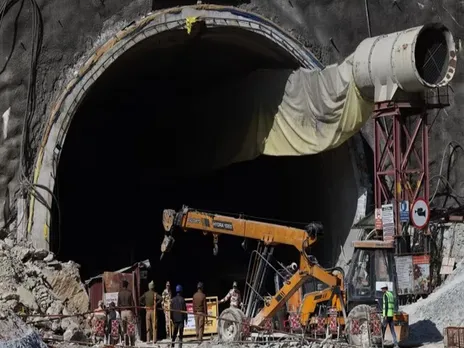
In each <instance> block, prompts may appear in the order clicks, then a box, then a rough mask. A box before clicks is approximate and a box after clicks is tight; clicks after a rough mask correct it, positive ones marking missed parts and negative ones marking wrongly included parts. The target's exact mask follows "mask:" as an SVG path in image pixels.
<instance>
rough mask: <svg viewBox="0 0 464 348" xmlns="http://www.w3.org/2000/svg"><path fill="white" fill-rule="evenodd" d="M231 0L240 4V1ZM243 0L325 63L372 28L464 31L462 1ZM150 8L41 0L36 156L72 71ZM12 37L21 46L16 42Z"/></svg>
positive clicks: (452, 134)
mask: <svg viewBox="0 0 464 348" xmlns="http://www.w3.org/2000/svg"><path fill="white" fill-rule="evenodd" d="M185 3H189V2H187V1H186V2H185ZM190 3H194V1H191V2H190ZM221 3H228V2H227V1H221ZM230 3H232V4H234V5H235V4H237V1H231V2H230ZM238 3H239V6H240V7H242V8H244V9H247V10H250V11H253V12H255V13H258V14H262V15H264V16H265V17H267V18H269V19H270V20H272V21H273V22H275V23H276V24H278V25H280V26H282V28H283V29H284V30H286V31H287V32H289V33H290V34H292V35H293V36H294V37H296V38H297V39H298V40H299V41H301V42H302V43H303V44H304V45H305V46H306V47H308V49H310V50H311V51H312V52H313V53H314V54H315V55H316V56H317V57H318V58H319V59H320V60H321V61H322V63H324V64H329V63H334V62H337V61H341V60H342V59H343V58H345V57H346V56H347V55H349V54H350V53H351V52H353V51H354V49H355V47H356V46H357V44H358V43H359V42H360V41H361V40H362V39H364V38H365V37H366V36H367V35H368V33H369V30H368V26H370V31H371V32H372V35H380V34H384V33H389V32H394V31H397V30H402V29H406V28H409V27H413V26H416V25H420V24H423V23H425V22H430V21H434V20H437V21H441V22H443V23H444V24H445V25H446V26H448V27H449V28H450V29H451V31H452V32H453V34H455V36H456V37H457V39H459V38H460V37H462V35H463V34H464V32H463V30H462V27H461V25H460V24H459V23H460V22H463V21H464V7H463V5H462V2H461V1H451V0H449V1H445V2H444V3H443V4H442V5H441V6H439V7H437V6H436V5H435V4H434V3H433V2H431V1H419V2H403V1H397V2H394V4H393V5H392V4H391V3H390V2H388V3H379V2H368V6H369V11H368V12H369V13H370V18H369V20H368V18H366V9H365V8H364V3H363V2H360V1H355V0H349V1H346V0H345V1H343V0H326V1H319V2H317V4H315V3H308V2H307V1H305V0H294V1H291V2H288V1H286V0H281V1H273V2H269V1H264V0H262V1H259V0H251V1H243V3H242V2H240V1H239V2H238ZM151 6H152V2H151V1H149V0H137V1H129V0H115V1H111V2H107V1H91V2H89V3H87V4H86V5H82V4H81V3H79V2H76V1H72V0H44V1H42V3H41V6H40V10H41V13H42V17H43V22H44V41H43V49H42V52H41V54H40V57H39V62H38V68H37V73H38V74H37V90H36V99H37V108H36V112H35V114H34V118H33V119H32V120H31V123H30V124H29V125H28V127H29V128H30V130H31V134H30V136H29V138H30V146H31V148H32V152H33V153H34V152H36V151H37V148H38V143H39V141H40V137H41V130H42V129H43V124H42V122H43V121H44V120H45V119H46V118H47V116H48V115H49V114H50V111H51V109H52V108H53V106H54V102H55V101H56V97H57V95H58V94H60V93H61V92H62V89H63V87H64V86H65V84H66V83H67V82H68V81H69V80H70V79H71V78H72V76H73V73H74V70H75V69H77V68H79V67H80V65H81V63H82V62H84V61H85V60H86V58H88V57H89V56H90V54H91V53H92V50H93V48H95V47H98V46H99V45H101V44H103V43H104V42H105V41H106V40H107V39H108V38H110V37H111V36H113V35H114V34H115V33H116V32H117V31H118V30H120V29H122V28H123V27H125V26H126V25H127V24H129V23H130V22H131V21H133V20H135V19H137V18H140V16H142V15H143V14H146V13H147V12H148V11H150V9H151ZM19 11H20V7H19V5H16V6H14V7H13V8H12V11H11V12H10V13H9V14H8V15H7V16H6V17H5V24H4V26H3V27H2V30H3V33H2V34H3V35H2V37H5V38H6V39H5V40H4V41H3V43H2V52H8V54H7V55H6V56H3V55H2V56H1V57H0V64H1V66H3V64H4V65H5V69H4V71H2V73H1V75H0V90H2V91H3V93H1V94H0V114H1V115H5V116H4V117H3V119H2V125H3V127H2V134H1V139H2V143H1V145H0V158H1V161H0V203H4V202H5V201H6V200H5V198H6V196H7V195H8V196H13V195H14V192H15V190H16V188H17V187H18V182H17V180H16V178H17V177H18V176H17V173H18V159H19V148H20V144H21V126H22V124H23V123H24V116H23V115H24V112H25V106H26V104H25V100H26V92H27V81H28V77H27V76H28V74H29V56H30V54H31V48H32V42H31V41H30V37H31V27H30V23H31V21H30V20H29V17H28V16H29V15H30V14H29V13H26V11H23V12H22V13H21V14H20V15H19V16H18V28H19V30H18V32H17V35H16V36H15V35H13V33H14V32H15V30H14V27H15V25H14V24H15V20H16V17H17V16H16V14H18V13H19ZM84 18H85V20H84ZM368 23H369V24H368ZM15 42H16V43H19V42H20V43H21V44H14V43H15ZM10 51H11V57H10V55H9V52H10ZM458 62H459V63H458V64H459V66H458V68H457V74H456V77H455V79H454V82H453V89H454V93H453V94H452V95H451V98H452V104H453V107H452V109H450V110H448V111H447V112H446V113H441V114H439V115H438V117H436V119H435V120H434V129H433V130H432V132H431V149H432V150H431V152H432V153H431V163H432V175H434V173H436V172H437V168H436V167H435V165H436V164H437V163H438V165H439V162H440V159H441V157H440V156H441V154H442V151H443V149H444V147H445V145H446V144H447V142H448V141H449V140H456V141H459V140H460V139H461V138H462V135H463V134H461V133H462V132H463V131H462V129H464V127H462V126H463V125H462V120H461V118H460V117H459V115H460V114H461V113H462V108H463V104H464V86H463V78H464V75H463V74H464V71H463V69H462V66H463V65H462V64H463V63H462V59H461V60H458ZM7 111H8V112H7ZM6 115H8V117H7V116H6ZM365 135H366V137H367V138H368V139H369V138H370V136H371V134H370V132H369V127H366V131H365ZM458 168H464V166H462V165H460V159H459V158H458V160H457V161H456V163H455V166H454V167H452V168H451V169H450V170H451V176H450V181H451V182H452V183H453V180H454V178H455V177H459V174H460V171H462V170H464V169H458ZM461 174H462V173H461ZM456 189H457V191H458V193H461V194H462V191H463V190H464V188H461V187H457V188H456ZM10 202H11V203H12V202H13V199H11V200H10ZM9 213H10V212H9V211H8V209H7V210H5V214H3V215H4V216H0V220H8V219H9ZM0 222H1V221H0Z"/></svg>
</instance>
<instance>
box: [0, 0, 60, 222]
mask: <svg viewBox="0 0 464 348" xmlns="http://www.w3.org/2000/svg"><path fill="white" fill-rule="evenodd" d="M18 1H19V0H5V1H4V2H3V3H2V5H1V7H0V29H1V26H2V24H3V19H4V17H5V15H6V14H7V13H8V11H9V10H10V9H11V8H12V7H13V6H14V5H15V4H16V3H17V2H18ZM29 4H30V5H31V8H32V28H31V58H30V70H29V81H28V87H27V98H26V109H25V114H24V122H23V127H22V139H21V147H20V160H19V174H20V179H19V181H20V194H21V195H23V197H24V196H27V194H29V195H30V196H32V197H34V198H35V199H36V200H37V201H38V202H39V203H41V204H42V205H44V206H45V207H46V208H47V209H48V210H49V211H50V213H52V207H51V206H50V205H49V204H48V203H47V200H46V199H45V198H44V196H43V195H42V194H41V193H40V192H38V190H37V188H40V189H43V190H45V191H47V192H48V193H49V194H50V195H51V197H52V199H53V201H54V202H55V204H56V205H57V210H58V220H59V222H58V226H59V227H58V228H60V226H61V211H60V208H59V203H58V200H57V198H56V196H55V195H54V194H53V192H52V191H51V190H50V189H48V188H47V187H45V186H43V185H39V184H34V183H32V182H31V181H30V180H29V175H30V173H29V169H28V164H29V163H32V162H33V161H32V158H33V154H32V152H33V151H32V149H31V146H30V139H29V132H30V130H31V127H32V120H33V117H34V113H35V110H36V102H37V95H36V80H37V66H38V59H39V56H40V53H41V50H42V43H43V18H42V14H41V11H40V7H39V5H38V4H37V1H36V0H29ZM23 5H24V0H22V4H21V8H20V10H19V12H18V15H17V17H19V15H20V13H21V12H22V9H23ZM14 39H15V37H14ZM7 64H8V59H7V61H6V63H5V67H3V68H2V70H1V71H0V73H1V72H3V71H4V70H5V68H6V65H7ZM27 204H29V203H27ZM9 223H11V222H9Z"/></svg>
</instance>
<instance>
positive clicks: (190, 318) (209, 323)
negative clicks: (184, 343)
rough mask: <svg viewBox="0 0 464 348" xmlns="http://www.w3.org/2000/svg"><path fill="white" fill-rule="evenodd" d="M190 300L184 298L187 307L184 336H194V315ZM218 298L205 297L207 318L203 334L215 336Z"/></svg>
mask: <svg viewBox="0 0 464 348" xmlns="http://www.w3.org/2000/svg"><path fill="white" fill-rule="evenodd" d="M192 300H193V299H191V298H186V299H185V303H186V306H187V312H188V314H187V325H185V326H184V336H195V334H196V332H195V315H194V314H193V303H192ZM218 301H219V300H218V297H217V296H211V297H206V305H207V306H208V315H209V317H206V318H205V331H204V333H205V334H207V335H209V334H216V333H217V319H216V317H217V316H218V314H219V312H218Z"/></svg>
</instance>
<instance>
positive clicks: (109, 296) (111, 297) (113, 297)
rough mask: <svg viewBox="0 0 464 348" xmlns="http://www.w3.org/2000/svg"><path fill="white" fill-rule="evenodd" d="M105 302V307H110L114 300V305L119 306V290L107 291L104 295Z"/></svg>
mask: <svg viewBox="0 0 464 348" xmlns="http://www.w3.org/2000/svg"><path fill="white" fill-rule="evenodd" d="M104 298H105V299H104V300H103V302H104V303H105V307H109V306H110V303H111V302H114V305H115V306H116V307H117V306H118V293H117V292H107V293H106V294H105V295H104Z"/></svg>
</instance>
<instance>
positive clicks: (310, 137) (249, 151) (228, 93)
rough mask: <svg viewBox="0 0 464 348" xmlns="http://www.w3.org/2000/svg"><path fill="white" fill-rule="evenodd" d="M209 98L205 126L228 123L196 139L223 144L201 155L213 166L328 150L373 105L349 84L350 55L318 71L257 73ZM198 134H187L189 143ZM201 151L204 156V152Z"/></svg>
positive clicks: (196, 105) (194, 104) (353, 130)
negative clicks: (340, 61)
mask: <svg viewBox="0 0 464 348" xmlns="http://www.w3.org/2000/svg"><path fill="white" fill-rule="evenodd" d="M209 100H210V101H208V102H207V103H206V105H205V106H206V108H205V106H203V107H204V109H203V111H204V112H205V114H206V115H209V116H210V119H209V121H210V122H208V123H209V124H210V125H211V126H212V127H213V128H214V127H215V124H217V123H216V122H215V119H217V118H219V117H220V118H225V119H226V120H228V121H227V125H226V126H225V127H224V126H223V127H220V128H214V129H215V130H214V132H210V130H206V132H205V134H201V135H200V137H201V136H205V137H206V136H208V137H212V138H217V139H225V140H226V141H222V142H218V141H217V139H214V140H213V141H214V143H215V144H218V146H217V147H216V148H215V151H214V152H213V153H212V155H214V158H208V157H203V159H204V160H206V161H207V163H209V164H211V163H214V164H215V165H216V166H224V165H229V164H231V163H233V162H239V161H246V160H250V159H253V158H255V157H257V156H259V155H261V154H265V155H272V156H295V155H313V154H317V153H320V152H322V151H326V150H330V149H333V148H335V147H337V146H339V145H341V144H342V143H343V142H345V141H346V140H347V139H348V138H349V137H351V136H352V135H353V134H355V133H356V132H357V131H358V130H359V129H360V128H361V127H362V125H363V124H364V123H365V122H366V121H367V119H368V118H369V116H370V114H371V112H372V106H373V104H372V103H371V102H369V101H365V100H364V99H363V98H362V97H361V96H360V94H359V91H358V90H357V88H356V86H355V85H354V83H353V82H352V57H351V56H350V57H349V58H348V59H347V60H345V61H344V62H343V63H342V64H341V65H332V66H328V67H327V68H325V69H324V70H322V71H319V70H309V69H304V68H300V69H297V70H294V71H292V70H259V71H256V72H253V73H251V74H250V75H249V76H247V78H246V79H245V80H244V81H240V83H238V84H236V85H227V86H224V87H223V88H221V89H217V90H215V93H214V95H213V96H210V99H209ZM200 103H201V104H202V105H203V101H202V100H201V101H199V100H190V101H189V102H188V104H189V107H191V108H194V109H195V108H199V107H200V105H199V104H200ZM231 105H233V107H229V106H231ZM237 134H241V135H242V134H245V136H237ZM198 135H199V134H198V133H196V134H192V139H191V141H192V142H194V139H193V138H194V137H197V136H198ZM186 136H188V135H186ZM201 152H202V153H208V149H207V148H205V149H202V150H201ZM194 160H195V161H198V158H195V159H194ZM184 163H186V164H187V163H188V161H186V162H184ZM188 164H189V165H191V163H188Z"/></svg>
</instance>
